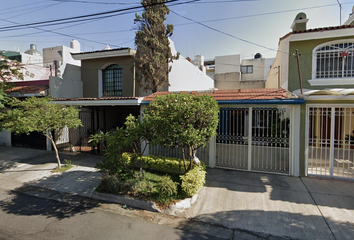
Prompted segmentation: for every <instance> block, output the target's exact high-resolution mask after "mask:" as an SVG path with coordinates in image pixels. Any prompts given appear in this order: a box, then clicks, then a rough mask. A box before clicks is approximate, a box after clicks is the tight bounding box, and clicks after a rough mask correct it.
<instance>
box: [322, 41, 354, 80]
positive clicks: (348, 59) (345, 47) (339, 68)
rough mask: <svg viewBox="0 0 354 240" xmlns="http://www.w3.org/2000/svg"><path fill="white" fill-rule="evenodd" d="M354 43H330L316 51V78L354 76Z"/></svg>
mask: <svg viewBox="0 0 354 240" xmlns="http://www.w3.org/2000/svg"><path fill="white" fill-rule="evenodd" d="M353 47H354V43H353V42H351V43H338V44H331V45H327V46H324V47H321V48H319V49H317V51H316V78H345V77H353V76H354V67H353V66H354V65H353V63H354V61H353V50H354V48H353Z"/></svg>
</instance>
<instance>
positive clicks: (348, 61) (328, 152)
mask: <svg viewBox="0 0 354 240" xmlns="http://www.w3.org/2000/svg"><path fill="white" fill-rule="evenodd" d="M350 19H351V18H349V19H348V21H346V22H345V24H344V25H341V26H335V27H324V28H316V29H307V28H306V25H307V22H308V21H309V20H308V19H307V17H306V14H304V13H299V14H298V15H297V16H296V18H295V20H294V22H293V24H292V32H290V33H288V34H286V35H285V36H283V37H282V38H280V41H279V49H278V53H277V56H276V58H275V60H274V63H273V67H272V68H271V70H270V72H269V74H268V78H267V81H266V87H267V88H274V87H282V88H285V89H288V90H289V91H291V92H294V93H296V94H299V95H300V96H302V97H303V98H304V99H305V100H306V104H305V105H303V106H302V109H301V116H299V121H300V123H301V126H302V127H301V128H300V146H299V149H300V152H299V158H300V171H301V174H302V175H315V176H327V177H336V178H350V179H354V165H353V162H354V150H351V149H352V148H353V145H354V104H353V103H354V22H353V19H351V20H350Z"/></svg>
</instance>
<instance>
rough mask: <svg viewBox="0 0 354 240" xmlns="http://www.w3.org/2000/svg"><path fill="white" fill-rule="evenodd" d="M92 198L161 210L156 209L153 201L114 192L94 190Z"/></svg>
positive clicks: (149, 209) (154, 210) (150, 209)
mask: <svg viewBox="0 0 354 240" xmlns="http://www.w3.org/2000/svg"><path fill="white" fill-rule="evenodd" d="M92 199H95V200H101V201H106V202H114V203H118V204H121V205H127V206H130V207H134V208H140V209H144V210H148V211H151V212H161V210H160V209H158V207H157V206H156V204H155V203H154V202H149V201H144V200H139V199H134V198H131V197H127V196H119V195H115V194H107V193H100V192H97V191H94V192H93V194H92Z"/></svg>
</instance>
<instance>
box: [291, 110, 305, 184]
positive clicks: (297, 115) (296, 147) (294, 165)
mask: <svg viewBox="0 0 354 240" xmlns="http://www.w3.org/2000/svg"><path fill="white" fill-rule="evenodd" d="M300 121H301V105H295V106H293V107H292V108H291V115H290V126H291V129H290V139H289V140H290V144H289V146H290V151H289V152H290V162H289V174H290V175H291V176H295V177H298V176H299V175H300V162H299V161H300V141H301V139H300ZM306 148H307V145H306ZM305 166H307V164H305Z"/></svg>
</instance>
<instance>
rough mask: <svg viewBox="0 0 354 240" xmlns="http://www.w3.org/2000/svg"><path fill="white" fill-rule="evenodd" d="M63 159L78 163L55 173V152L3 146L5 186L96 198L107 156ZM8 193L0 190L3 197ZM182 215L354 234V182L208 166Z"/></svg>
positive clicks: (294, 233)
mask: <svg viewBox="0 0 354 240" xmlns="http://www.w3.org/2000/svg"><path fill="white" fill-rule="evenodd" d="M61 159H62V161H64V159H70V160H71V161H72V164H74V165H75V167H74V168H72V169H70V170H69V171H67V172H65V173H51V170H52V169H53V168H55V166H56V163H55V161H56V160H55V155H54V152H48V151H41V150H33V149H23V148H11V147H2V146H1V147H0V190H1V189H3V190H5V191H6V190H9V191H11V190H14V189H21V188H23V187H26V191H27V193H28V192H30V191H32V190H31V187H32V188H33V195H36V196H39V197H50V198H52V199H55V198H59V197H62V194H67V195H69V196H82V197H88V198H95V194H94V190H95V188H96V187H97V185H98V184H99V182H100V173H99V172H98V171H97V169H95V168H94V166H95V164H96V163H97V162H98V161H101V160H102V157H101V156H94V155H88V154H75V153H74V154H70V153H61ZM38 189H47V190H49V192H50V193H51V194H50V195H48V191H38ZM55 193H57V194H55ZM6 197H8V195H7V194H6V193H5V192H1V191H0V200H2V199H4V198H6ZM107 199H108V198H107ZM107 199H106V200H107ZM181 217H187V218H191V219H194V220H196V221H197V222H204V223H206V224H211V225H210V226H218V227H220V228H219V229H221V230H222V229H224V230H222V231H223V232H222V233H227V234H226V235H225V236H232V234H231V235H230V234H229V233H230V229H232V230H233V232H234V234H235V231H234V230H240V231H241V232H248V233H250V234H251V235H253V236H256V237H255V238H252V239H269V236H273V237H271V238H272V239H275V238H274V237H275V236H276V237H281V238H291V239H353V236H354V183H352V182H343V181H331V180H319V179H313V178H294V177H288V176H280V175H272V174H263V173H249V172H240V171H229V170H221V169H208V174H207V183H206V186H205V187H204V188H203V189H202V190H201V191H200V193H199V197H198V200H197V201H196V203H195V204H194V205H193V206H192V207H191V208H190V209H188V210H187V211H185V212H184V213H183V214H182V215H181ZM164 221H165V220H164ZM210 231H211V230H210ZM231 232H232V231H231ZM215 234H217V233H215ZM234 236H235V235H234ZM248 236H249V235H248ZM225 238H227V237H225ZM242 239H251V238H242Z"/></svg>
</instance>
